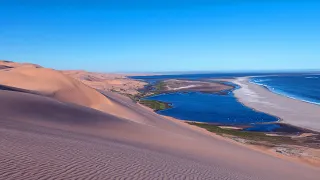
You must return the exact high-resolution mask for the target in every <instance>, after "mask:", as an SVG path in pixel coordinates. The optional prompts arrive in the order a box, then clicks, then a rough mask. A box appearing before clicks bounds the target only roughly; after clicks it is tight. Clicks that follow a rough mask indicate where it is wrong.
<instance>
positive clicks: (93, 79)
mask: <svg viewBox="0 0 320 180" xmlns="http://www.w3.org/2000/svg"><path fill="white" fill-rule="evenodd" d="M62 72H63V73H64V74H66V75H68V76H71V77H73V78H75V79H77V80H79V81H81V82H82V83H84V84H86V85H88V86H90V87H92V88H94V89H99V90H103V91H113V92H118V93H122V94H131V95H135V94H137V93H138V91H137V90H138V89H141V88H143V87H144V86H145V85H146V83H144V82H141V81H137V80H133V79H130V78H127V76H130V75H146V74H111V73H96V72H87V71H81V70H80V71H79V70H70V71H62Z"/></svg>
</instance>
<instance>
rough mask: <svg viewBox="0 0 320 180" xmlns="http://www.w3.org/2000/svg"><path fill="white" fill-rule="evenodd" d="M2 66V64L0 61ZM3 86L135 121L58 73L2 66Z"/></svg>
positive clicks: (29, 66)
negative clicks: (32, 92)
mask: <svg viewBox="0 0 320 180" xmlns="http://www.w3.org/2000/svg"><path fill="white" fill-rule="evenodd" d="M0 62H1V61H0ZM1 65H2V66H3V67H4V66H6V67H10V68H4V69H2V70H1V69H0V84H1V85H6V86H10V87H16V88H21V89H26V90H31V91H34V92H38V94H42V95H45V96H48V97H52V98H55V99H57V100H59V101H62V102H69V103H74V104H78V105H82V106H86V107H90V108H94V109H97V110H101V111H104V112H108V113H110V114H114V115H117V116H120V117H123V118H132V117H133V115H132V114H130V113H127V112H126V111H125V110H124V109H122V107H120V106H118V105H117V104H114V103H112V102H111V101H110V100H109V99H108V98H106V97H105V96H103V95H101V93H99V92H97V91H96V90H94V89H92V88H91V87H89V86H86V85H84V84H83V83H81V82H80V81H78V80H75V79H73V78H71V77H69V76H67V75H65V74H63V73H61V72H59V71H56V70H53V69H47V68H42V67H40V66H37V65H32V64H19V63H12V62H3V61H2V62H1Z"/></svg>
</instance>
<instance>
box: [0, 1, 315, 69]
mask: <svg viewBox="0 0 320 180" xmlns="http://www.w3.org/2000/svg"><path fill="white" fill-rule="evenodd" d="M319 9H320V1H315V0H314V1H308V0H268V1H264V0H211V1H205V0H135V1H133V0H112V1H111V0H104V1H97V0H90V1H84V0H74V1H71V0H63V1H62V0H55V1H51V0H46V1H43V0H28V1H25V0H0V59H4V60H11V61H17V62H32V63H36V64H40V65H42V66H45V67H50V68H55V69H85V70H89V71H98V72H166V71H171V72H172V71H253V70H254V71H257V70H258V71H260V70H310V69H312V70H316V69H320V10H319Z"/></svg>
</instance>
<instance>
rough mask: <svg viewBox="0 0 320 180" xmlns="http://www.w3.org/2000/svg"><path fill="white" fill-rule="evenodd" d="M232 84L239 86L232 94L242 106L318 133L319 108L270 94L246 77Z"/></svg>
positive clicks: (319, 124) (319, 129) (319, 130)
mask: <svg viewBox="0 0 320 180" xmlns="http://www.w3.org/2000/svg"><path fill="white" fill-rule="evenodd" d="M232 82H233V83H235V84H238V85H239V86H241V88H240V89H238V90H236V91H235V92H234V94H235V96H236V97H237V98H238V99H239V101H240V102H241V103H243V104H244V105H246V106H248V107H251V108H253V109H255V110H258V111H261V112H265V113H268V114H271V115H274V116H276V117H279V118H280V119H281V122H283V123H287V124H291V125H294V126H298V127H302V128H306V129H311V130H314V131H318V132H320V106H318V105H315V104H311V103H307V102H302V101H299V100H295V99H291V98H288V97H285V96H281V95H278V94H275V93H272V92H270V91H269V90H268V89H266V88H264V87H262V86H259V85H256V84H253V83H250V82H249V81H248V78H247V77H243V78H237V79H235V80H232Z"/></svg>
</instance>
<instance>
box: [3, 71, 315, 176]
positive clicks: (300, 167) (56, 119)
mask: <svg viewBox="0 0 320 180" xmlns="http://www.w3.org/2000/svg"><path fill="white" fill-rule="evenodd" d="M4 66H7V65H4ZM20 68H22V67H14V68H13V67H12V68H3V69H1V70H0V84H2V85H5V86H4V88H1V90H0V137H1V138H0V159H1V161H0V167H1V168H0V179H6V180H9V179H12V180H20V179H21V180H22V179H23V180H29V179H235V180H240V179H290V180H301V179H306V180H307V179H310V180H312V179H318V177H319V176H320V171H319V169H318V168H315V167H311V166H308V165H305V164H301V163H298V162H291V161H287V160H284V159H280V158H276V157H272V156H269V155H266V154H263V153H261V152H258V151H253V150H251V149H248V148H246V147H244V146H239V145H237V144H235V143H232V142H229V141H225V140H223V139H221V138H214V137H212V136H210V135H208V134H207V133H203V132H202V131H197V130H195V129H193V128H191V127H190V126H188V125H186V124H184V123H181V122H176V121H174V120H168V119H167V118H164V117H162V116H160V115H157V114H156V113H154V112H152V111H150V110H148V109H146V108H145V107H142V106H140V105H138V104H136V103H134V102H132V101H131V100H130V99H129V98H127V97H125V96H122V95H120V94H117V93H114V92H110V91H101V94H100V95H101V96H100V95H99V92H98V91H96V90H95V89H93V88H91V87H89V86H86V85H84V84H83V83H81V82H80V81H78V80H76V79H73V78H69V77H68V75H66V74H62V73H61V72H58V71H55V70H48V69H45V68H41V67H28V70H25V69H20ZM29 68H33V69H29ZM38 72H41V73H39V74H38ZM49 72H50V74H49ZM40 75H41V76H40ZM8 76H9V77H8ZM10 77H11V78H10ZM19 79H21V81H20V82H19V81H18V80H19ZM11 86H13V87H11ZM57 93H58V95H57ZM82 96H84V97H83V98H84V99H78V98H82ZM100 103H102V104H103V105H104V107H105V108H104V109H99V108H97V107H100ZM97 105H98V106H97ZM108 108H110V109H108ZM109 111H110V112H109Z"/></svg>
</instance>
